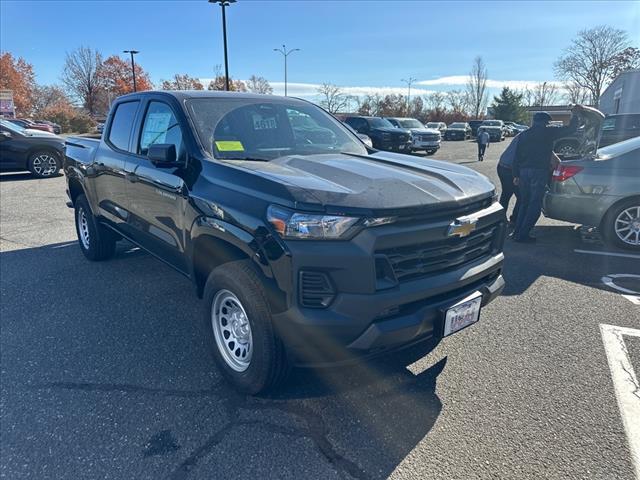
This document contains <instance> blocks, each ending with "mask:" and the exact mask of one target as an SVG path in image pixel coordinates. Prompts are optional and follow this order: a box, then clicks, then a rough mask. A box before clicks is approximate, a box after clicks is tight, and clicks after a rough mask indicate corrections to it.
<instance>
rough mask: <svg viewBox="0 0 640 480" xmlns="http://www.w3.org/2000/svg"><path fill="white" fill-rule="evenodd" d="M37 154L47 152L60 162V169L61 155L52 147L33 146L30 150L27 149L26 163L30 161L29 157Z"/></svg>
mask: <svg viewBox="0 0 640 480" xmlns="http://www.w3.org/2000/svg"><path fill="white" fill-rule="evenodd" d="M37 152H48V153H52V154H54V155H55V157H56V158H57V159H58V160H59V161H60V167H62V161H63V160H64V158H63V155H62V153H60V152H59V151H58V150H56V149H55V148H54V147H51V146H49V145H44V146H43V145H36V146H33V147H31V148H29V150H27V155H26V157H27V162H29V160H30V159H31V155H33V154H34V153H37Z"/></svg>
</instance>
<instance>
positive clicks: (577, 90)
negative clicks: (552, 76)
mask: <svg viewBox="0 0 640 480" xmlns="http://www.w3.org/2000/svg"><path fill="white" fill-rule="evenodd" d="M562 88H563V89H564V91H565V94H564V99H565V101H566V102H567V103H573V104H583V103H587V102H589V98H590V96H591V93H590V92H589V90H587V89H586V88H584V87H581V86H580V85H578V84H577V83H576V82H569V83H565V84H564V85H563V87H562Z"/></svg>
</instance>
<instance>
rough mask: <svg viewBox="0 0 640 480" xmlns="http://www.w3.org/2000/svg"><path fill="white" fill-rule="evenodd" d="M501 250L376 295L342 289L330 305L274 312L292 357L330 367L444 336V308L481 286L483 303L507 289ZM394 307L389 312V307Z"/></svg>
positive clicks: (311, 363) (485, 303)
mask: <svg viewBox="0 0 640 480" xmlns="http://www.w3.org/2000/svg"><path fill="white" fill-rule="evenodd" d="M503 260H504V256H503V254H502V253H500V254H498V255H496V256H494V257H491V258H489V259H487V260H485V261H483V262H480V263H478V264H476V265H474V266H472V267H466V268H464V269H460V270H456V271H453V272H448V273H447V274H446V275H441V276H438V277H437V278H427V279H422V280H417V281H414V282H410V283H405V284H402V285H399V286H398V287H396V288H394V289H392V290H390V291H382V292H377V293H375V294H371V295H357V294H340V295H338V297H337V298H336V299H335V301H334V302H333V303H332V304H331V306H330V307H329V308H328V309H322V310H319V309H308V308H301V307H299V306H297V305H296V306H293V307H292V308H290V309H289V310H286V311H284V312H282V313H279V314H275V315H274V316H273V320H274V324H275V326H276V330H277V331H278V333H279V335H280V337H281V338H282V339H283V341H284V343H285V345H286V347H287V350H288V352H289V354H290V357H291V358H292V360H293V362H294V363H295V364H296V365H298V366H311V365H313V366H328V365H336V364H340V363H348V362H352V361H356V360H359V359H361V358H367V357H372V356H377V355H381V354H385V353H388V352H391V351H394V350H398V349H401V348H404V347H406V346H409V345H413V344H415V343H418V342H422V341H426V340H429V339H438V338H441V337H442V333H443V324H444V312H445V311H446V309H447V308H449V307H451V306H452V305H455V304H456V303H457V302H458V301H460V300H462V299H463V298H465V297H467V296H469V295H470V294H471V293H473V292H476V291H479V292H481V294H482V305H483V306H484V305H487V304H488V303H489V302H491V301H493V300H494V299H495V298H496V297H498V296H499V295H500V293H501V292H502V290H503V288H504V285H505V283H504V279H503V277H502V274H501V271H502V264H503ZM392 311H393V312H395V313H394V314H391V315H389V316H385V315H384V312H392Z"/></svg>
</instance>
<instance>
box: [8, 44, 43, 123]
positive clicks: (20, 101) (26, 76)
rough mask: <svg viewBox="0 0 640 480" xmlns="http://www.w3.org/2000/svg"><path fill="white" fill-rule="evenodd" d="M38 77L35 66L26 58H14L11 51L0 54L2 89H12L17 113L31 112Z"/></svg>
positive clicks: (19, 114)
mask: <svg viewBox="0 0 640 480" xmlns="http://www.w3.org/2000/svg"><path fill="white" fill-rule="evenodd" d="M35 89H36V79H35V74H34V73H33V67H32V66H31V64H29V63H27V62H26V61H25V60H24V58H14V57H13V55H11V54H10V53H9V52H4V53H2V54H1V55H0V90H12V91H13V102H14V105H15V107H16V115H18V116H25V115H29V113H31V108H32V106H33V95H34V91H35Z"/></svg>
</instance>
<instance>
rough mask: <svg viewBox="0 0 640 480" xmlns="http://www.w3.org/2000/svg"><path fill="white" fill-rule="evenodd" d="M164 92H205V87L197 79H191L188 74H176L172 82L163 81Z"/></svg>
mask: <svg viewBox="0 0 640 480" xmlns="http://www.w3.org/2000/svg"><path fill="white" fill-rule="evenodd" d="M161 88H162V90H204V85H202V82H201V81H200V80H198V79H197V78H193V77H190V76H189V75H187V74H186V73H185V74H184V75H180V74H179V73H176V74H175V75H174V76H173V78H172V79H171V80H163V81H162V85H161Z"/></svg>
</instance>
